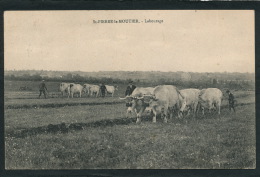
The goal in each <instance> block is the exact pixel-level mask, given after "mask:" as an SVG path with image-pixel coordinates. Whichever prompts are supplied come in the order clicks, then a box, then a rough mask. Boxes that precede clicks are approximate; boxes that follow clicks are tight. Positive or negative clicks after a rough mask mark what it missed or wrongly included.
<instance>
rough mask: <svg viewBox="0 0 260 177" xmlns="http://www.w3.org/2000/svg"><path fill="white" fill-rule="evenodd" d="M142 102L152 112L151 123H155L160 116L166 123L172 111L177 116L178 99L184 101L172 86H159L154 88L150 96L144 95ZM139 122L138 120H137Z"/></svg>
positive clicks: (178, 108) (178, 109)
mask: <svg viewBox="0 0 260 177" xmlns="http://www.w3.org/2000/svg"><path fill="white" fill-rule="evenodd" d="M143 97H144V102H145V103H148V104H149V107H151V109H152V112H153V122H154V123H155V122H156V116H157V115H159V114H161V117H162V118H163V119H164V122H165V123H167V116H168V114H169V115H170V118H171V117H172V115H173V112H174V111H177V114H178V116H179V111H180V97H181V98H182V99H184V97H183V96H182V95H181V93H180V92H179V90H178V89H177V88H176V87H175V86H173V85H159V86H157V87H155V89H154V91H153V93H152V94H151V95H144V96H143ZM139 121H140V120H139Z"/></svg>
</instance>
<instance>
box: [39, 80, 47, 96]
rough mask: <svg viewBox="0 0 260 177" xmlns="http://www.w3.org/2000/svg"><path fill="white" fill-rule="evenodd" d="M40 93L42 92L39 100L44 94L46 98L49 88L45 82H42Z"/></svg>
mask: <svg viewBox="0 0 260 177" xmlns="http://www.w3.org/2000/svg"><path fill="white" fill-rule="evenodd" d="M39 91H40V94H39V98H40V97H41V95H42V93H43V95H44V98H46V91H47V87H46V85H45V81H44V80H42V82H41V83H40V85H39Z"/></svg>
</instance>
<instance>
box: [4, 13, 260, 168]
mask: <svg viewBox="0 0 260 177" xmlns="http://www.w3.org/2000/svg"><path fill="white" fill-rule="evenodd" d="M4 106H5V110H4V125H5V127H4V128H5V130H4V131H5V168H6V169H7V170H14V169H15V170H16V169H33V170H35V169H61V170H62V169H255V168H256V130H255V127H256V124H255V121H256V116H255V111H256V110H255V14H254V10H124V11H121V10H99V11H97V10H81V11H76V10H72V11H63V10H61V11H55V10H54V11H37V10H35V11H5V12H4Z"/></svg>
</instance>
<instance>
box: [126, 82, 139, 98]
mask: <svg viewBox="0 0 260 177" xmlns="http://www.w3.org/2000/svg"><path fill="white" fill-rule="evenodd" d="M135 88H136V86H135V85H133V81H130V82H129V85H128V86H127V88H126V91H125V96H129V95H131V94H132V92H133V91H134V89H135Z"/></svg>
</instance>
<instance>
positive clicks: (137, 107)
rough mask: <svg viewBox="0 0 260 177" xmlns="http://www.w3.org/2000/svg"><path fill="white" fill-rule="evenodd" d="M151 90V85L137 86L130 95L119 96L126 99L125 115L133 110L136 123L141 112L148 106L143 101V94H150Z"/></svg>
mask: <svg viewBox="0 0 260 177" xmlns="http://www.w3.org/2000/svg"><path fill="white" fill-rule="evenodd" d="M153 90H154V88H153V87H137V88H135V89H134V91H133V92H132V94H131V95H130V96H126V97H125V98H120V99H123V100H125V101H126V105H127V111H126V117H128V115H129V114H130V113H132V112H135V113H136V114H137V120H136V123H139V122H140V118H141V116H142V113H143V112H144V110H145V109H146V108H147V106H148V104H146V103H144V99H143V95H145V94H152V92H153Z"/></svg>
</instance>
